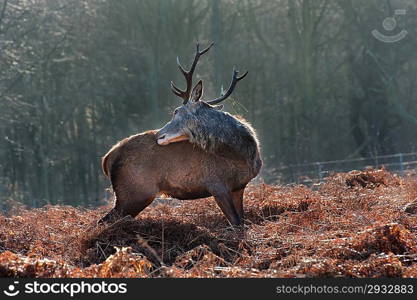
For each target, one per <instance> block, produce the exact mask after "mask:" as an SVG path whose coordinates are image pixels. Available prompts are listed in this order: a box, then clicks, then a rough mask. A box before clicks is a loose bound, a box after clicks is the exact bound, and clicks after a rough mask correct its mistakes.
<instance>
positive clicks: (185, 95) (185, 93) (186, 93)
mask: <svg viewBox="0 0 417 300" xmlns="http://www.w3.org/2000/svg"><path fill="white" fill-rule="evenodd" d="M213 45H214V43H211V44H210V45H209V46H208V47H207V48H206V49H204V50H202V51H200V44H199V43H197V49H196V53H195V56H194V61H193V64H192V65H191V68H190V70H188V71H187V70H185V69H184V67H183V66H181V63H180V60H179V58H178V57H177V64H178V67H179V69H180V71H181V73H182V74H183V75H184V77H185V80H186V82H187V87H186V89H185V90H182V89H180V88H178V87H177V86H176V85H175V84H174V82H172V81H171V90H172V92H173V93H174V94H175V95H177V96H178V97H181V98H182V99H183V102H182V104H187V102H188V100H189V98H190V93H191V88H192V85H193V73H194V70H195V67H196V66H197V63H198V60H199V59H200V56H201V55H203V54H204V53H206V52H207V51H209V49H210V48H211V46H213Z"/></svg>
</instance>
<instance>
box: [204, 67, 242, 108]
mask: <svg viewBox="0 0 417 300" xmlns="http://www.w3.org/2000/svg"><path fill="white" fill-rule="evenodd" d="M238 74H239V71H237V70H236V69H235V68H233V76H232V82H231V83H230V86H229V88H228V89H227V91H226V93H222V95H221V96H220V97H219V98H216V99H214V100H210V101H206V102H207V103H208V104H212V105H213V104H217V103H220V102H222V101H223V100H225V99H227V98H228V97H229V96H230V95H231V94H232V93H233V90H234V89H235V86H236V84H237V82H238V81H239V80H241V79H243V78H245V76H246V75H248V71H246V72H245V73H244V74H243V75H242V76H237V75H238Z"/></svg>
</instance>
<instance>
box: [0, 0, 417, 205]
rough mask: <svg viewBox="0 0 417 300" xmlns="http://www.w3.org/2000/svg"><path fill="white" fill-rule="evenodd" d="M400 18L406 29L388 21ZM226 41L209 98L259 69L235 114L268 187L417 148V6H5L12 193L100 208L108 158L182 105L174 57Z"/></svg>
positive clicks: (32, 2) (202, 71)
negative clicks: (313, 170) (313, 166)
mask: <svg viewBox="0 0 417 300" xmlns="http://www.w3.org/2000/svg"><path fill="white" fill-rule="evenodd" d="M395 9H406V15H404V16H398V17H397V18H396V20H397V22H398V27H397V29H396V31H395V32H394V33H397V32H398V31H399V30H401V29H406V30H407V31H408V34H407V36H406V38H404V39H403V40H401V41H399V42H397V43H383V42H381V41H379V40H377V39H375V38H374V37H373V36H372V34H371V32H372V30H374V29H378V30H379V31H380V32H382V33H385V34H387V35H388V34H389V35H392V34H394V33H392V32H390V33H388V32H384V29H383V28H382V21H383V20H384V19H385V18H386V17H388V16H392V15H393V14H394V10H395ZM196 41H200V43H201V44H202V45H203V46H205V45H208V43H209V42H211V41H214V42H215V47H214V48H213V49H212V50H210V53H209V54H207V55H206V56H205V57H204V58H203V59H202V61H201V64H199V68H198V69H197V77H198V78H201V79H203V80H204V84H205V97H206V98H214V97H216V96H218V94H219V93H220V89H221V86H222V85H224V86H225V87H226V86H227V85H228V83H229V80H230V77H231V74H232V68H233V66H234V65H236V66H237V67H238V68H239V69H240V70H242V71H243V70H249V75H248V77H247V78H245V80H244V81H242V82H240V84H239V85H238V87H237V89H236V91H235V93H234V97H233V99H230V100H228V101H226V102H227V103H226V108H225V110H226V111H229V112H231V113H234V114H240V115H243V116H244V117H245V118H246V119H247V120H248V121H250V122H251V123H252V124H253V126H254V127H255V128H256V130H257V132H258V135H259V138H260V141H261V143H262V152H263V158H264V166H265V168H264V170H265V171H264V177H265V179H266V180H268V179H269V178H268V176H267V173H268V172H267V171H268V170H271V169H274V168H279V167H282V166H285V165H289V164H299V163H304V162H314V161H326V160H334V159H347V158H358V157H372V156H376V155H384V154H392V153H397V152H415V151H416V147H417V140H416V129H417V106H416V105H415V104H416V99H417V85H416V81H417V1H416V0H403V1H393V0H392V1H389V0H388V1H386V0H369V1H360V0H331V1H329V0H262V1H260V0H240V1H237V0H222V1H220V0H211V1H209V0H198V1H197V0H176V1H175V0H123V1H116V0H88V1H87V0H0V197H1V199H2V200H4V201H3V202H2V203H5V202H6V201H7V200H8V199H9V200H10V199H13V200H18V201H20V202H22V203H24V204H27V205H30V206H36V207H37V206H41V205H44V204H48V203H51V204H64V203H65V204H73V205H94V204H98V203H99V202H100V201H101V199H102V198H103V195H104V194H105V188H106V187H107V186H108V185H109V183H108V181H107V180H106V179H105V178H104V176H103V175H102V174H101V169H100V159H101V156H102V155H103V154H105V153H106V152H107V150H108V149H109V148H110V147H111V146H112V145H113V144H114V143H115V142H117V141H118V140H119V139H121V138H123V137H126V136H129V135H131V134H135V133H137V132H141V131H144V130H147V129H153V128H159V127H161V126H163V125H164V124H165V123H166V122H167V121H168V120H169V119H170V113H171V112H172V111H173V109H174V108H175V107H176V106H178V105H179V104H180V101H179V100H178V99H177V98H176V97H175V96H174V95H173V94H172V93H171V91H170V81H171V80H174V81H175V82H176V83H177V84H178V85H180V86H183V84H184V82H183V78H182V77H181V74H180V72H179V71H178V68H177V65H176V57H177V56H179V57H180V60H181V62H182V63H183V64H185V65H186V66H189V64H190V62H191V58H192V55H193V52H194V50H195V42H196Z"/></svg>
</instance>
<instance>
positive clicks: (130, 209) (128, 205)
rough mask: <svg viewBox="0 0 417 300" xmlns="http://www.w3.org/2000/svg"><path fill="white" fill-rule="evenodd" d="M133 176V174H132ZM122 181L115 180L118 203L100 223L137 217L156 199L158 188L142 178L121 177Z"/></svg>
mask: <svg viewBox="0 0 417 300" xmlns="http://www.w3.org/2000/svg"><path fill="white" fill-rule="evenodd" d="M130 175H131V174H130ZM119 178H121V179H122V180H124V181H122V180H115V182H114V183H113V190H114V192H115V195H116V202H115V205H114V207H113V209H112V210H111V211H110V212H109V213H107V215H105V216H104V217H103V218H101V219H100V221H99V223H102V222H109V221H112V220H117V219H120V218H121V217H125V216H132V217H133V218H134V217H136V216H137V215H138V214H139V213H140V212H141V211H142V210H144V209H145V208H146V207H148V205H149V204H151V203H152V201H153V200H154V199H155V197H156V195H157V193H158V188H157V187H156V186H154V185H153V184H150V183H149V182H146V180H142V179H141V178H146V177H142V176H120V177H119Z"/></svg>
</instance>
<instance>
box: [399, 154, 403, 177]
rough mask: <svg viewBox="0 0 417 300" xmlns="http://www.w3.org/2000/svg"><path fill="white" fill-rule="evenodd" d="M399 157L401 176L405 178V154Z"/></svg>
mask: <svg viewBox="0 0 417 300" xmlns="http://www.w3.org/2000/svg"><path fill="white" fill-rule="evenodd" d="M398 157H399V160H400V174H401V176H403V175H404V165H403V162H404V157H403V154H402V153H400V154H399V156H398Z"/></svg>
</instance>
